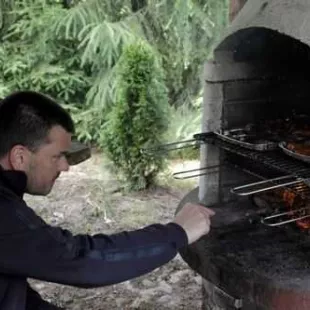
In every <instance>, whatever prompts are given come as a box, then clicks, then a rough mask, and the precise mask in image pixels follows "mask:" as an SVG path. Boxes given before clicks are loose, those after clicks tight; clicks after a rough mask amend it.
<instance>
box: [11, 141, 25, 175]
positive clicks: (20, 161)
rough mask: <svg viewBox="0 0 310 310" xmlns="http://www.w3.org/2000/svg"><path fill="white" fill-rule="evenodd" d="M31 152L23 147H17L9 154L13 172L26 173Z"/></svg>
mask: <svg viewBox="0 0 310 310" xmlns="http://www.w3.org/2000/svg"><path fill="white" fill-rule="evenodd" d="M30 156H31V152H30V151H29V150H28V148H26V147H25V146H23V145H20V144H18V145H15V146H13V147H12V149H11V151H10V152H9V158H8V159H9V162H10V165H11V166H12V168H13V170H20V171H26V170H27V169H28V165H29V162H30Z"/></svg>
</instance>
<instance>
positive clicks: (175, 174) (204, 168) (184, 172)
mask: <svg viewBox="0 0 310 310" xmlns="http://www.w3.org/2000/svg"><path fill="white" fill-rule="evenodd" d="M221 166H223V165H214V166H208V167H203V168H198V169H191V170H185V171H179V172H175V173H173V177H174V178H175V179H177V180H185V179H190V178H195V177H198V176H201V175H206V174H209V173H210V172H204V173H199V174H193V175H189V176H184V177H182V176H181V177H180V175H182V174H187V173H190V172H196V171H206V170H211V169H215V168H219V167H221Z"/></svg>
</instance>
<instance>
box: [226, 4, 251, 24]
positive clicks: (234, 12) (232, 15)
mask: <svg viewBox="0 0 310 310" xmlns="http://www.w3.org/2000/svg"><path fill="white" fill-rule="evenodd" d="M246 2H247V0H230V9H229V21H230V22H232V21H233V20H234V18H235V17H236V15H237V14H238V13H239V11H240V10H241V9H242V8H243V6H244V5H245V3H246Z"/></svg>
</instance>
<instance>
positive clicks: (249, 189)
mask: <svg viewBox="0 0 310 310" xmlns="http://www.w3.org/2000/svg"><path fill="white" fill-rule="evenodd" d="M287 179H294V180H292V181H286V182H281V183H279V184H273V185H271V186H265V187H262V188H259V189H257V186H259V185H264V184H269V183H274V182H277V181H283V180H287ZM300 182H301V180H300V179H298V178H296V177H294V176H292V175H286V176H282V177H278V178H273V179H269V180H264V181H259V182H255V183H250V184H246V185H242V186H238V187H235V188H232V189H231V192H232V193H233V194H237V195H240V196H248V195H253V194H257V193H261V192H265V191H268V190H272V189H276V188H279V187H284V186H288V185H293V184H296V183H300ZM255 187H256V189H255Z"/></svg>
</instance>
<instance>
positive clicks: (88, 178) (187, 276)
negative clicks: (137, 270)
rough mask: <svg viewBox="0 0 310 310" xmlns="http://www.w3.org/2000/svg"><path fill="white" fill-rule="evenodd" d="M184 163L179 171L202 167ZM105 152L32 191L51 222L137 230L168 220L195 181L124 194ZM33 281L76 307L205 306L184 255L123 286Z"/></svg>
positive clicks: (79, 228)
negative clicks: (44, 190) (48, 188)
mask: <svg viewBox="0 0 310 310" xmlns="http://www.w3.org/2000/svg"><path fill="white" fill-rule="evenodd" d="M190 164H191V166H190V167H187V165H185V164H184V163H182V162H179V163H177V165H174V167H176V168H175V169H176V170H182V169H191V168H193V167H197V164H196V163H190ZM107 165H108V163H107V162H106V161H105V160H104V159H103V156H102V155H100V154H93V156H92V158H91V159H90V160H88V161H86V162H84V163H82V164H80V165H78V166H74V167H72V168H71V170H70V171H69V172H68V173H65V174H63V175H62V176H61V177H60V178H59V179H58V181H57V183H56V184H55V187H54V189H53V191H52V192H51V193H50V195H48V196H47V197H32V196H26V200H27V202H28V203H29V205H30V206H31V207H33V209H34V210H35V211H36V212H37V213H38V214H40V215H41V216H42V217H43V218H44V219H45V220H46V221H47V222H48V223H50V224H52V225H59V226H61V227H63V228H66V229H69V230H70V231H72V232H73V233H79V234H81V233H87V234H95V233H106V234H111V233H114V232H118V231H123V230H133V229H137V228H140V227H143V226H146V225H148V224H152V223H155V222H160V223H167V222H169V221H170V220H171V219H172V218H173V215H174V212H175V210H176V208H177V205H178V203H179V201H180V200H181V198H182V197H183V196H184V195H185V194H186V193H187V192H188V191H189V190H190V189H191V188H193V187H195V183H194V182H195V181H191V182H187V183H185V182H183V183H182V182H180V183H177V182H175V181H172V179H171V178H169V177H168V176H167V175H168V174H166V175H165V176H164V177H163V184H164V185H163V186H162V187H158V188H155V189H151V190H148V191H143V192H139V193H130V194H124V193H122V192H120V191H118V190H117V189H118V187H119V184H118V182H117V180H116V179H115V177H114V176H113V174H111V173H109V171H108V169H107ZM31 285H32V286H33V287H34V288H35V289H36V290H38V291H39V292H40V293H41V294H42V296H43V297H44V298H45V299H46V300H49V301H52V302H53V303H55V304H57V305H60V306H63V307H65V308H66V309H72V310H79V309H82V310H88V309H89V310H103V309H145V310H151V309H154V310H155V309H163V310H165V309H201V298H202V294H201V279H200V277H199V276H198V275H197V274H195V273H194V272H193V271H192V270H191V269H189V267H188V266H187V265H186V263H184V262H183V260H182V259H181V257H180V256H179V255H178V256H177V257H176V258H175V259H174V260H172V261H171V262H170V263H168V264H166V265H165V266H162V267H161V268H158V269H157V270H155V271H154V272H152V273H149V274H147V275H144V276H142V277H139V278H136V279H133V280H130V281H126V282H124V283H120V284H117V285H112V286H107V287H102V288H96V289H80V288H75V287H70V286H64V285H59V284H53V283H46V282H41V281H36V280H31Z"/></svg>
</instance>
